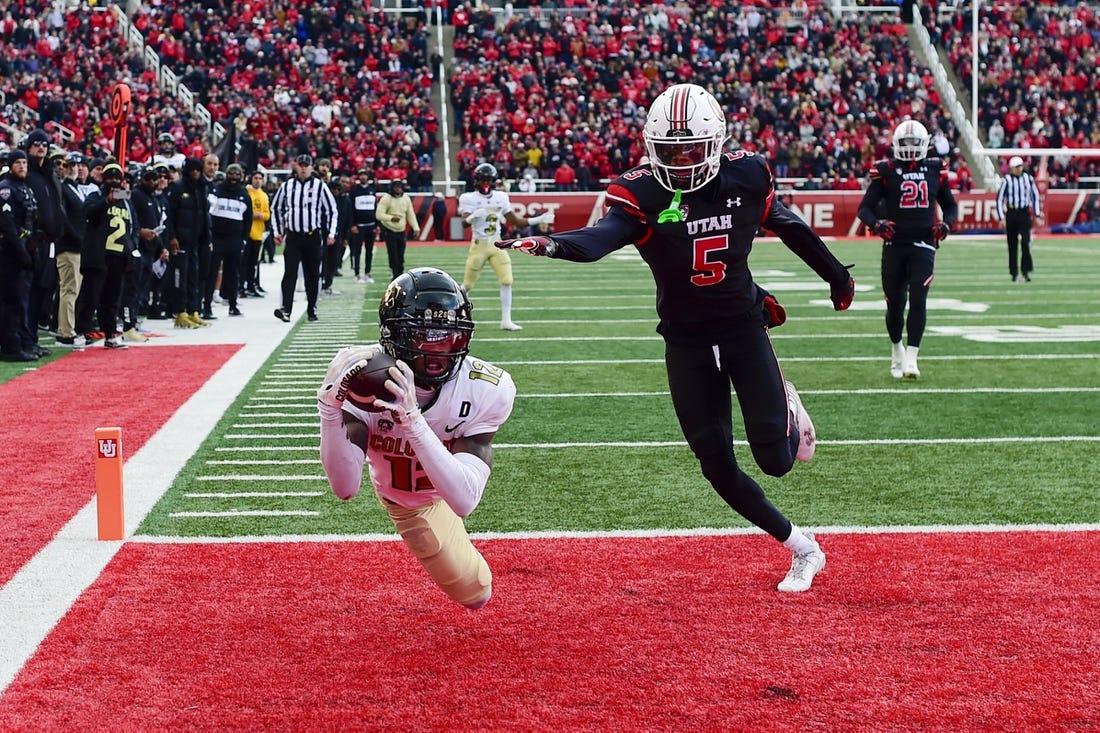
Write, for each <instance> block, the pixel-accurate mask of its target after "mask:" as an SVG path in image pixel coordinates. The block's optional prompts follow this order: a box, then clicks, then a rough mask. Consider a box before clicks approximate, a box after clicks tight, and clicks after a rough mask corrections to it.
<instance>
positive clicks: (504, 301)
mask: <svg viewBox="0 0 1100 733" xmlns="http://www.w3.org/2000/svg"><path fill="white" fill-rule="evenodd" d="M511 320H512V286H511V285H501V286H500V321H501V323H508V322H510V321H511Z"/></svg>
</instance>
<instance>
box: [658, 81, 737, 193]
mask: <svg viewBox="0 0 1100 733" xmlns="http://www.w3.org/2000/svg"><path fill="white" fill-rule="evenodd" d="M642 137H643V139H644V140H645V149H646V154H647V155H648V157H649V164H650V166H652V168H653V173H654V175H655V176H656V177H657V180H658V181H659V182H660V184H661V185H662V186H664V187H665V188H667V189H668V190H669V191H676V190H677V189H679V190H681V191H695V190H697V189H700V188H702V187H703V186H705V185H706V184H707V183H708V182H709V181H710V180H711V179H712V178H714V177H715V176H716V175H717V174H718V165H719V163H720V162H721V156H722V144H723V143H724V142H725V141H726V115H725V113H724V112H723V111H722V107H721V105H719V104H718V100H717V99H715V98H714V95H712V94H711V93H710V92H708V91H707V90H706V89H703V87H701V86H698V85H697V84H676V85H674V86H671V87H669V88H668V89H666V90H664V91H663V92H661V94H660V96H658V97H657V99H655V100H653V106H652V107H650V108H649V116H648V117H647V118H646V122H645V128H644V129H643V132H642Z"/></svg>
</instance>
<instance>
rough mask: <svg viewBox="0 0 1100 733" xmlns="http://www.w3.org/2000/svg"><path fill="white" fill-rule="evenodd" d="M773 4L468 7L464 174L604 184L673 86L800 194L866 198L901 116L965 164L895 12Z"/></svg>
mask: <svg viewBox="0 0 1100 733" xmlns="http://www.w3.org/2000/svg"><path fill="white" fill-rule="evenodd" d="M776 6H777V7H774V8H768V7H763V6H762V5H751V4H737V5H734V4H717V3H708V4H687V3H677V4H676V5H660V4H644V5H638V4H633V3H612V4H607V3H585V4H584V7H580V8H576V9H575V11H574V12H568V11H564V10H559V11H558V12H554V13H549V12H537V11H532V12H530V13H523V14H519V13H517V14H515V15H513V16H511V18H509V19H507V20H506V22H503V23H496V24H494V23H493V22H492V21H493V19H492V16H491V14H488V13H486V12H480V13H477V12H474V13H471V12H467V11H466V10H465V9H464V8H459V9H458V10H456V12H454V13H452V16H451V20H452V22H453V24H454V27H455V49H454V52H455V56H456V63H455V66H454V73H453V76H452V79H451V89H452V102H453V108H454V110H455V117H456V121H457V124H458V127H459V130H460V132H461V137H462V149H461V152H460V153H459V163H460V167H461V168H462V169H463V170H469V169H470V168H472V167H473V166H475V165H476V164H477V163H478V162H479V161H480V160H482V159H486V160H489V161H490V162H492V163H493V164H494V165H496V166H497V168H498V169H500V170H502V171H503V172H504V174H505V175H506V176H507V177H509V178H512V179H514V180H522V179H524V178H525V177H526V176H533V177H535V178H544V179H549V178H552V179H554V181H555V183H556V185H557V188H558V189H561V190H575V189H582V190H591V189H598V188H600V183H599V181H600V179H605V178H607V177H608V176H610V175H613V174H616V173H619V172H621V171H623V170H625V169H627V168H629V167H631V166H633V165H636V164H637V162H638V160H639V159H640V157H641V156H642V154H643V151H642V149H641V147H640V144H639V143H640V141H639V136H638V130H639V128H640V125H641V124H642V122H643V121H644V114H645V108H646V106H647V105H648V104H649V102H650V100H652V99H653V97H654V96H656V94H657V93H659V92H660V91H661V90H662V89H663V88H664V87H665V86H666V85H667V84H668V83H669V82H671V81H693V82H696V83H699V84H702V85H704V86H706V87H707V88H709V89H711V90H712V91H713V92H714V93H715V95H716V96H717V97H718V99H719V100H720V101H721V102H722V103H723V104H724V105H725V106H726V108H727V110H728V112H729V117H730V119H731V121H732V123H733V125H732V134H733V137H734V139H736V140H738V141H739V142H740V144H741V146H742V147H745V148H748V149H754V150H762V151H764V152H765V153H766V154H767V155H768V156H769V159H770V160H771V161H772V163H773V167H774V168H775V172H776V174H777V175H778V176H780V177H791V178H802V179H805V182H804V183H802V184H801V187H802V188H849V189H856V188H859V187H860V182H861V180H862V178H863V176H864V175H865V172H866V169H867V166H868V165H869V163H870V162H871V161H872V160H874V159H875V158H878V157H882V156H884V155H886V154H887V152H888V146H889V134H890V131H891V130H892V129H893V127H894V125H895V124H896V123H897V122H898V121H900V120H901V119H903V118H904V117H905V116H907V115H913V116H915V117H917V118H920V119H923V120H925V122H926V123H927V125H928V127H929V128H930V129H933V130H939V131H940V132H941V137H942V138H943V140H944V142H945V144H946V150H945V151H944V153H945V155H947V156H948V157H952V158H956V159H957V158H958V156H957V155H952V154H953V153H954V152H955V137H956V130H955V126H954V123H953V122H952V120H951V119H950V117H948V116H946V115H945V114H944V112H943V111H942V109H941V108H940V104H939V97H938V94H937V92H936V91H935V89H934V88H933V85H932V83H931V79H930V72H929V71H928V70H927V69H923V68H921V67H919V66H918V65H917V63H916V62H915V61H914V59H913V58H912V56H911V54H910V53H909V49H908V46H907V44H906V43H905V40H904V38H905V28H904V26H902V25H901V24H900V23H898V22H897V16H896V15H885V16H882V15H877V16H870V15H861V16H857V17H855V18H852V19H848V20H844V21H840V22H836V21H834V20H833V19H832V18H831V16H830V14H829V11H828V9H827V8H826V7H825V5H824V3H822V2H806V1H805V0H801V1H796V2H793V3H783V4H782V7H779V6H780V4H778V3H777V4H776ZM884 20H885V22H883V21H884ZM953 162H955V163H961V159H959V160H955V161H953ZM563 179H564V180H563ZM960 185H962V186H967V185H969V171H968V170H965V168H964V169H963V170H962V179H961V181H960Z"/></svg>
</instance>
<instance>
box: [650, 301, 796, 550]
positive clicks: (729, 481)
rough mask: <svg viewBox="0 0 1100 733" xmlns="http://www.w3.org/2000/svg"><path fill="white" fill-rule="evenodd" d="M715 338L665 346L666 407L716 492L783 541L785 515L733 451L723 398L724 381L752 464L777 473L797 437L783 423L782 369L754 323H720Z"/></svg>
mask: <svg viewBox="0 0 1100 733" xmlns="http://www.w3.org/2000/svg"><path fill="white" fill-rule="evenodd" d="M721 339H722V340H721V342H720V343H717V344H714V345H710V346H680V345H674V344H669V343H666V344H665V369H666V370H667V372H668V386H669V390H670V391H671V393H672V405H673V407H674V408H675V410H676V417H677V419H678V420H679V421H680V429H681V430H682V431H683V433H684V437H685V438H687V442H688V446H689V447H690V448H691V450H692V452H693V453H694V454H695V457H696V459H698V461H699V465H700V467H701V468H702V471H703V476H704V477H705V478H706V479H707V481H709V482H710V484H711V486H713V487H714V490H715V491H717V492H718V495H719V496H721V497H722V499H723V500H724V501H725V502H726V503H727V504H728V505H729V506H730V508H732V509H733V510H734V511H736V512H737V513H738V514H740V515H741V516H743V517H744V518H745V519H747V520H749V521H750V522H752V523H753V524H754V525H756V526H757V527H759V528H760V529H762V530H764V531H765V532H767V533H768V534H770V535H771V536H773V537H775V538H776V539H777V540H780V541H783V540H786V539H787V538H788V537H789V536H790V533H791V523H790V521H789V520H788V519H787V518H786V517H785V516H783V514H782V513H781V512H780V511H779V510H778V509H777V508H776V507H775V506H774V505H773V504H772V503H771V502H770V501H769V500H768V498H767V497H766V496H765V495H764V490H763V489H761V488H760V485H759V484H758V483H757V482H756V481H754V480H753V479H752V478H751V477H750V476H749V475H748V474H746V473H745V472H744V471H743V470H741V467H740V466H738V465H737V459H736V458H735V457H734V453H733V406H732V399H731V396H730V387H731V385H732V387H733V391H734V392H735V393H736V394H737V402H738V404H739V405H740V407H741V416H742V418H743V419H744V423H745V437H746V439H747V440H748V443H749V447H750V449H751V450H752V455H753V458H754V459H755V460H756V464H757V465H758V466H759V467H760V469H761V470H762V471H764V473H766V474H768V475H769V476H782V475H783V474H785V473H787V472H788V471H790V470H791V467H792V466H793V465H794V456H795V453H796V452H797V450H798V440H799V436H798V432H797V431H796V430H794V429H793V427H792V426H790V415H789V410H788V408H787V393H786V387H785V386H784V381H783V372H782V371H781V370H780V368H779V362H778V361H777V359H776V356H775V351H774V350H773V348H772V344H771V339H770V337H769V336H768V330H767V329H766V328H765V327H764V325H763V322H762V321H757V320H753V319H748V320H746V321H745V322H743V323H739V324H734V325H733V326H732V327H723V332H722V334H721Z"/></svg>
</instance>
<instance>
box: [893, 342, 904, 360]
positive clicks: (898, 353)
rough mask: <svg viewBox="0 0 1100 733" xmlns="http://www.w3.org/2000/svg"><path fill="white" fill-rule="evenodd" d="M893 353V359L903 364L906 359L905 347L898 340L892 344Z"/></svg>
mask: <svg viewBox="0 0 1100 733" xmlns="http://www.w3.org/2000/svg"><path fill="white" fill-rule="evenodd" d="M890 348H891V352H890V353H891V354H892V355H893V361H894V362H896V363H898V364H901V363H903V362H904V361H905V347H904V346H902V345H901V342H900V341H898V342H897V343H896V344H890Z"/></svg>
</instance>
